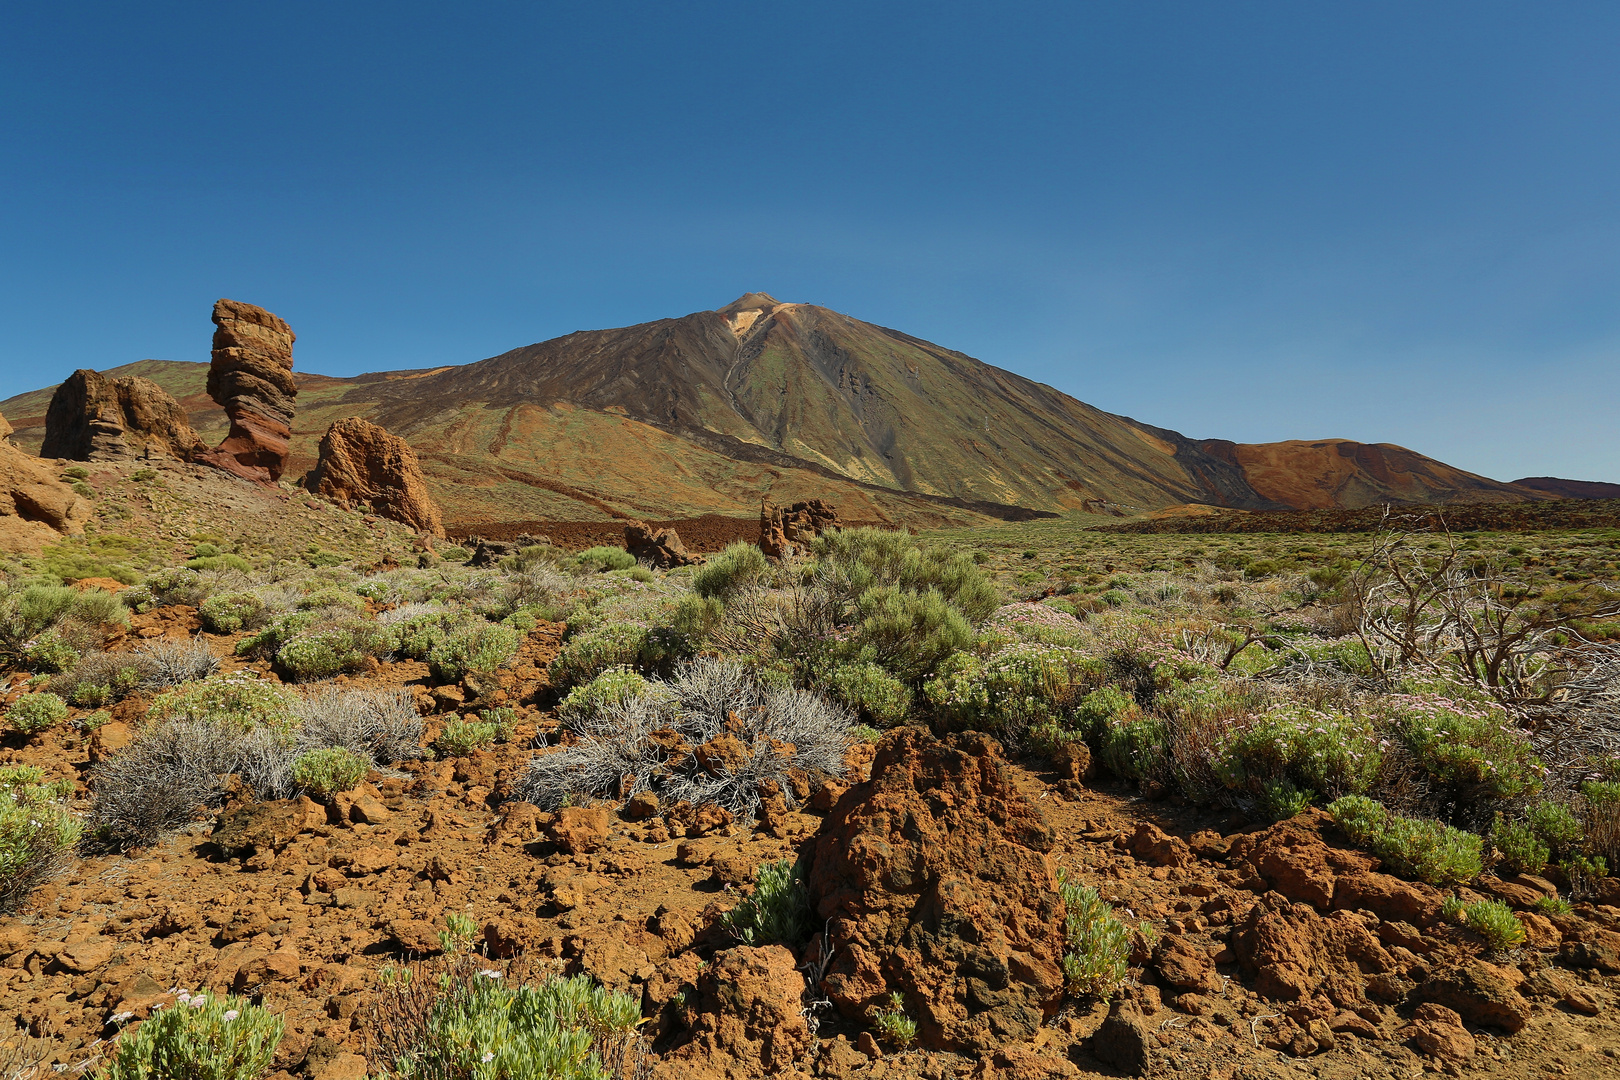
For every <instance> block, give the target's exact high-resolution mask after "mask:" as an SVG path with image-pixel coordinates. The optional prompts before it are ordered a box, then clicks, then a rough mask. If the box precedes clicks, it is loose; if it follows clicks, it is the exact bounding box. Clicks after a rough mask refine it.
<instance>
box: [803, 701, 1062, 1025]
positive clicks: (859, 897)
mask: <svg viewBox="0 0 1620 1080" xmlns="http://www.w3.org/2000/svg"><path fill="white" fill-rule="evenodd" d="M1053 840H1054V837H1053V832H1052V829H1051V828H1050V826H1049V825H1048V824H1047V822H1046V819H1045V818H1044V817H1043V816H1042V814H1041V812H1040V810H1039V809H1037V808H1036V806H1035V805H1034V804H1033V803H1032V802H1030V801H1029V800H1028V799H1026V798H1025V797H1024V796H1023V795H1022V794H1021V793H1020V792H1019V791H1018V790H1017V788H1016V787H1014V786H1013V783H1012V780H1011V778H1010V777H1009V775H1008V773H1007V770H1006V768H1005V764H1004V762H1003V760H1002V757H1001V753H1000V748H999V747H998V746H997V744H996V743H995V741H994V740H992V739H990V738H988V737H986V736H983V735H979V734H974V733H966V734H961V735H954V736H951V737H950V738H948V739H947V740H945V741H943V742H941V741H938V740H936V739H934V738H933V737H932V736H930V735H929V734H927V733H926V732H924V731H921V730H918V729H909V728H908V729H903V730H900V731H897V732H895V733H893V734H891V735H889V736H888V737H887V738H886V739H884V741H883V742H882V744H880V746H879V747H878V751H877V757H876V759H875V761H874V762H873V764H872V779H871V780H869V781H866V782H865V783H861V784H856V785H855V786H854V787H852V788H850V789H849V790H848V791H847V792H845V793H844V795H843V796H842V797H841V798H840V799H839V800H838V802H837V804H836V805H835V806H834V807H833V810H832V812H831V813H830V814H828V816H827V818H826V820H825V822H824V823H823V824H822V827H821V830H820V832H819V833H818V834H817V837H816V841H815V855H814V862H813V865H812V868H811V872H810V876H809V884H810V891H811V895H812V896H813V897H815V898H816V899H817V903H818V907H819V913H820V917H821V919H822V920H825V921H826V926H827V931H826V932H827V935H828V937H827V941H826V947H827V948H828V949H829V951H830V954H831V958H832V959H831V965H830V967H829V968H828V971H827V975H826V978H825V979H824V980H823V982H822V988H823V990H824V991H825V992H826V994H827V995H828V997H829V998H830V999H831V1001H832V1002H833V1004H834V1005H836V1006H837V1008H838V1010H839V1012H841V1013H842V1014H843V1015H844V1016H846V1017H848V1018H849V1019H851V1020H855V1021H857V1022H861V1023H866V1022H869V1021H870V1017H871V1015H872V1011H873V1009H874V1007H878V1006H885V1005H886V1004H887V1000H888V996H889V994H890V993H891V992H892V991H899V992H900V993H901V994H902V995H903V996H904V998H905V1001H906V1007H907V1009H908V1011H909V1012H910V1013H911V1015H912V1016H914V1017H915V1018H916V1019H917V1021H918V1028H919V1031H918V1034H919V1038H920V1040H921V1043H922V1045H923V1046H925V1047H929V1048H933V1049H951V1050H967V1051H981V1050H986V1049H990V1048H993V1047H996V1046H1000V1045H1003V1044H1006V1043H1012V1042H1022V1041H1025V1040H1028V1039H1030V1038H1032V1037H1033V1036H1034V1035H1035V1033H1036V1031H1037V1030H1038V1029H1039V1028H1040V1025H1041V1023H1042V1021H1043V1020H1045V1019H1047V1018H1048V1017H1050V1016H1051V1015H1052V1014H1053V1013H1054V1011H1055V1010H1056V1008H1057V1006H1058V1003H1059V1000H1060V998H1061V996H1062V993H1063V973H1062V971H1061V969H1060V968H1059V967H1058V962H1059V958H1060V957H1062V955H1063V940H1064V939H1063V906H1062V904H1061V902H1060V901H1059V898H1058V891H1057V882H1056V880H1055V879H1054V877H1053V874H1052V866H1051V864H1050V863H1049V862H1048V860H1047V856H1046V852H1047V851H1049V850H1050V849H1051V847H1052V844H1053Z"/></svg>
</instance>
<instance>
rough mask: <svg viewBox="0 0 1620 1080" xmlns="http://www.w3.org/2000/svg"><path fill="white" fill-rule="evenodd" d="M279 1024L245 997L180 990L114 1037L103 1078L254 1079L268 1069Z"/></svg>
mask: <svg viewBox="0 0 1620 1080" xmlns="http://www.w3.org/2000/svg"><path fill="white" fill-rule="evenodd" d="M199 1001H200V1002H201V1004H200V1005H199V1004H198V1002H199ZM283 1026H284V1025H283V1022H282V1019H281V1017H279V1016H277V1015H276V1014H275V1013H273V1012H271V1011H270V1010H268V1009H263V1008H260V1007H259V1006H257V1005H254V1004H253V1003H252V1002H250V1001H248V1000H247V999H246V998H239V997H229V996H227V997H217V996H215V994H214V993H213V992H212V991H210V990H199V991H197V993H196V994H190V993H187V992H185V991H182V992H181V993H180V996H179V999H178V1000H177V1001H176V1002H175V1004H174V1005H172V1006H170V1007H169V1008H167V1009H162V1010H159V1011H156V1012H154V1013H153V1014H152V1016H151V1018H150V1019H149V1020H147V1021H145V1022H144V1023H142V1024H141V1025H140V1026H139V1027H138V1028H135V1029H134V1030H133V1031H129V1032H125V1033H124V1034H122V1035H120V1036H119V1037H118V1042H117V1044H116V1045H115V1046H114V1047H113V1052H112V1058H111V1060H110V1061H109V1062H108V1063H107V1067H106V1072H105V1073H104V1077H105V1080H160V1078H165V1080H166V1078H171V1077H173V1078H181V1077H183V1078H185V1080H258V1078H259V1077H261V1076H263V1075H264V1074H265V1073H266V1072H268V1071H269V1069H270V1063H271V1061H272V1060H274V1058H275V1055H276V1046H277V1045H278V1044H280V1042H281V1034H282V1030H283Z"/></svg>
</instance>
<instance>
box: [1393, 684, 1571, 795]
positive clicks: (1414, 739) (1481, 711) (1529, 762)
mask: <svg viewBox="0 0 1620 1080" xmlns="http://www.w3.org/2000/svg"><path fill="white" fill-rule="evenodd" d="M1387 706H1388V708H1389V719H1390V722H1391V724H1392V726H1393V728H1394V730H1395V732H1396V733H1397V734H1398V735H1399V736H1400V739H1401V741H1402V742H1403V743H1405V744H1406V748H1407V749H1408V750H1409V751H1410V752H1411V754H1412V758H1413V760H1414V761H1415V762H1416V763H1417V764H1418V766H1419V767H1420V768H1421V769H1423V771H1424V772H1425V773H1427V774H1428V776H1429V778H1430V781H1431V782H1432V783H1433V784H1434V785H1435V786H1436V787H1438V788H1440V789H1442V790H1444V791H1446V792H1447V793H1448V794H1449V795H1450V796H1451V798H1452V799H1453V801H1454V802H1455V804H1456V805H1458V806H1459V807H1466V806H1468V805H1469V804H1474V803H1477V802H1478V801H1479V800H1481V799H1513V798H1518V797H1520V796H1524V795H1532V794H1534V793H1535V792H1537V791H1539V790H1541V775H1542V771H1543V770H1542V765H1541V762H1540V760H1538V759H1537V758H1536V756H1535V754H1534V753H1532V752H1531V749H1530V744H1529V742H1528V741H1527V740H1526V739H1525V738H1524V736H1523V735H1521V734H1520V733H1519V732H1518V731H1516V730H1515V729H1514V728H1513V725H1512V721H1511V719H1510V718H1509V717H1508V715H1507V712H1506V711H1505V710H1504V709H1502V708H1501V707H1500V706H1497V705H1493V704H1483V703H1475V702H1469V701H1459V700H1457V699H1455V698H1449V697H1445V696H1442V695H1439V694H1428V693H1422V694H1399V695H1390V697H1389V698H1388V699H1387Z"/></svg>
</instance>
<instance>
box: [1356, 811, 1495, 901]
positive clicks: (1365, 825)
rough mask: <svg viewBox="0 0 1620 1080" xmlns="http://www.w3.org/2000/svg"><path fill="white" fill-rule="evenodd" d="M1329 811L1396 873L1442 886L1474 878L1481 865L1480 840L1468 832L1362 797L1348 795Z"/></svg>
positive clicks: (1362, 845)
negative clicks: (1390, 810)
mask: <svg viewBox="0 0 1620 1080" xmlns="http://www.w3.org/2000/svg"><path fill="white" fill-rule="evenodd" d="M1327 809H1328V813H1330V814H1332V815H1333V818H1334V820H1335V821H1336V822H1338V825H1339V828H1340V829H1341V830H1342V831H1343V832H1344V834H1345V835H1346V836H1348V837H1349V838H1350V839H1351V841H1352V842H1353V843H1355V844H1357V845H1359V846H1361V847H1364V848H1366V849H1367V850H1368V851H1371V852H1372V853H1373V854H1374V855H1377V856H1378V857H1379V858H1380V859H1382V860H1384V862H1386V863H1387V864H1389V866H1390V868H1391V869H1393V870H1394V871H1395V872H1396V873H1399V874H1405V875H1406V876H1408V877H1415V878H1417V879H1418V880H1420V881H1426V882H1428V883H1429V884H1430V885H1437V886H1441V887H1445V886H1448V885H1461V884H1463V883H1465V882H1469V881H1472V880H1473V879H1474V878H1476V877H1478V876H1479V874H1480V871H1481V870H1482V869H1483V865H1482V862H1481V857H1480V852H1481V848H1482V842H1481V840H1480V838H1479V837H1478V836H1475V835H1474V834H1472V833H1466V832H1463V831H1462V830H1460V829H1454V828H1452V827H1451V826H1449V825H1445V824H1442V823H1440V822H1438V821H1424V820H1421V819H1418V818H1408V817H1402V816H1400V815H1399V814H1392V813H1390V812H1389V811H1388V810H1386V809H1385V808H1384V807H1383V806H1381V805H1380V804H1378V803H1376V802H1374V801H1373V800H1372V799H1369V798H1367V797H1366V796H1363V795H1346V796H1345V797H1343V798H1341V799H1338V800H1336V801H1334V802H1333V803H1331V804H1329V806H1328V808H1327Z"/></svg>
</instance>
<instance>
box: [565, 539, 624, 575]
mask: <svg viewBox="0 0 1620 1080" xmlns="http://www.w3.org/2000/svg"><path fill="white" fill-rule="evenodd" d="M574 565H575V566H577V567H578V568H579V569H580V571H581V572H583V573H587V574H591V573H603V572H605V571H608V570H629V569H630V568H631V567H633V566H635V565H636V557H635V556H634V555H632V554H630V553H629V552H628V551H626V550H624V549H623V548H616V547H608V546H606V545H601V546H598V547H590V548H586V549H585V550H584V551H582V552H580V553H579V554H578V555H575V556H574Z"/></svg>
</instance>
